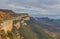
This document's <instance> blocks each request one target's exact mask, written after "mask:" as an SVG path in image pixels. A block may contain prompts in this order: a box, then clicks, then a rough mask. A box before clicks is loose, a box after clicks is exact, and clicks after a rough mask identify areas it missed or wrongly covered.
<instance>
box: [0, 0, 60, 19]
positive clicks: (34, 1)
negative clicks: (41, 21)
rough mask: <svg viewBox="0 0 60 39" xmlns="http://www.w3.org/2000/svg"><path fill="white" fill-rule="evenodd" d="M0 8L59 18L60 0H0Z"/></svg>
mask: <svg viewBox="0 0 60 39" xmlns="http://www.w3.org/2000/svg"><path fill="white" fill-rule="evenodd" d="M0 8H1V9H10V10H13V11H15V12H18V13H24V12H25V13H29V14H30V16H37V17H38V16H39V17H42V16H44V17H50V18H55V19H56V18H59V19H60V0H0Z"/></svg>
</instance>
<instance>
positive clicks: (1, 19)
mask: <svg viewBox="0 0 60 39" xmlns="http://www.w3.org/2000/svg"><path fill="white" fill-rule="evenodd" d="M15 20H16V21H19V22H17V23H16V24H14V25H16V26H14V25H13V23H14V21H15ZM27 20H30V17H29V15H28V14H25V13H23V14H17V13H15V12H13V11H11V10H5V9H0V26H1V28H0V30H4V32H5V34H7V33H8V32H12V31H13V29H15V28H14V27H17V29H15V30H14V31H20V30H18V28H20V26H21V24H23V25H27V23H26V22H25V21H27ZM18 26H19V27H18ZM13 33H14V32H13ZM17 34H18V33H17ZM19 36H20V35H19ZM17 38H18V37H17Z"/></svg>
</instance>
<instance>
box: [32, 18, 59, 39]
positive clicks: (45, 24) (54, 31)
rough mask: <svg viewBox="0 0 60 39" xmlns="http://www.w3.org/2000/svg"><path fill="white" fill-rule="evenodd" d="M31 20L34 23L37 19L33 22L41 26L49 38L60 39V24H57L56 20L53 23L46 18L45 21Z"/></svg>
mask: <svg viewBox="0 0 60 39" xmlns="http://www.w3.org/2000/svg"><path fill="white" fill-rule="evenodd" d="M31 19H32V21H33V19H35V20H34V21H33V22H34V23H36V24H37V25H39V26H40V27H41V29H42V30H44V31H45V32H46V33H47V34H49V36H51V37H53V38H54V39H60V24H59V23H57V22H54V21H55V19H54V20H52V21H51V19H49V20H47V18H44V19H42V18H39V19H38V18H31ZM41 19H42V20H41ZM45 20H47V21H45ZM40 27H39V28H40ZM39 28H38V29H39Z"/></svg>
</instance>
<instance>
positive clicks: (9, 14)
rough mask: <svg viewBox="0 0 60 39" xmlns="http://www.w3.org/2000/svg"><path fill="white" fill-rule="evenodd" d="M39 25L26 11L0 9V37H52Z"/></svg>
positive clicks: (34, 38)
mask: <svg viewBox="0 0 60 39" xmlns="http://www.w3.org/2000/svg"><path fill="white" fill-rule="evenodd" d="M40 24H41V23H40ZM41 26H42V25H39V22H38V21H36V19H35V18H33V17H32V18H30V16H29V15H28V14H27V13H23V14H17V13H15V12H13V11H11V10H5V9H0V39H54V38H53V37H51V36H50V35H49V34H47V33H46V32H45V31H44V30H43V28H42V27H41Z"/></svg>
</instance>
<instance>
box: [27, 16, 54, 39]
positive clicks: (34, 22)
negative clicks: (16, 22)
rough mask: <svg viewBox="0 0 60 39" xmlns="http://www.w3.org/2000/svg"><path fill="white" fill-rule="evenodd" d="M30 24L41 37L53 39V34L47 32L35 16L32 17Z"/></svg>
mask: <svg viewBox="0 0 60 39" xmlns="http://www.w3.org/2000/svg"><path fill="white" fill-rule="evenodd" d="M28 24H29V25H30V27H31V29H32V30H33V31H34V33H36V34H37V36H38V38H39V39H53V38H52V37H51V36H49V35H48V34H47V33H45V32H44V31H43V29H42V28H41V25H38V24H37V22H36V21H35V19H34V18H33V17H32V18H31V19H30V23H28Z"/></svg>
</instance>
